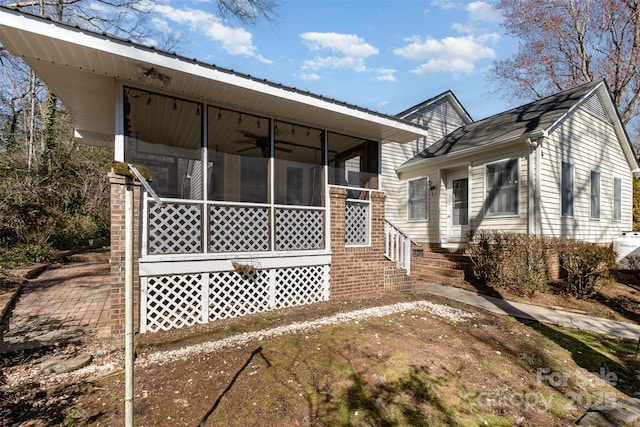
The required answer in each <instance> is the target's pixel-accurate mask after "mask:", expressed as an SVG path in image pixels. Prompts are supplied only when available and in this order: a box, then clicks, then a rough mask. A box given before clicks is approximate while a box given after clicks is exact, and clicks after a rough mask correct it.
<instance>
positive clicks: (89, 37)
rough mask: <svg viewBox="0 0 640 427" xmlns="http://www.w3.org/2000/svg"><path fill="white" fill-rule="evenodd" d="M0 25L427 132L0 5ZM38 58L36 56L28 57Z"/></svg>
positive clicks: (419, 133) (417, 132)
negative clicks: (0, 6) (0, 7)
mask: <svg viewBox="0 0 640 427" xmlns="http://www.w3.org/2000/svg"><path fill="white" fill-rule="evenodd" d="M0 16H2V20H0V26H4V27H10V28H14V29H16V30H20V31H25V32H29V33H33V34H35V35H37V36H39V37H47V38H51V39H56V40H60V41H63V42H66V43H70V44H75V45H78V46H81V47H84V48H88V49H94V50H98V51H102V52H104V53H106V54H111V55H115V56H119V57H122V58H123V59H125V60H128V61H131V62H133V63H141V65H144V64H145V63H146V64H148V65H149V66H151V65H153V66H158V67H165V68H168V69H171V70H175V71H177V72H180V73H185V74H190V75H193V76H195V77H199V78H205V79H208V80H213V81H217V82H220V83H225V84H229V85H231V86H236V87H241V88H244V89H248V90H254V91H256V92H260V93H262V94H267V95H270V96H274V97H277V98H281V99H284V100H288V101H294V102H297V103H301V104H306V105H309V106H312V107H317V108H321V109H323V110H327V111H331V112H334V113H337V114H341V115H344V116H350V117H353V118H357V119H361V120H365V121H369V122H373V123H377V124H380V125H383V126H387V127H390V128H395V129H398V130H402V131H404V132H408V133H412V134H414V135H415V136H416V139H418V138H420V137H424V136H426V135H427V130H426V128H424V127H422V126H419V125H416V124H412V123H409V122H405V121H403V120H400V119H398V118H392V117H390V116H386V115H384V114H381V113H375V114H374V112H372V111H369V110H365V109H360V108H354V106H349V105H346V104H345V103H342V102H339V101H334V102H332V101H331V100H329V99H325V98H321V97H320V96H317V95H315V96H314V95H312V94H310V93H308V92H301V91H298V90H296V89H293V88H288V87H286V86H281V85H276V84H273V83H270V82H267V81H266V80H258V79H255V78H249V77H246V76H242V75H239V74H236V73H234V72H233V71H230V70H228V71H224V70H222V69H220V68H218V67H215V66H205V64H203V63H199V62H197V61H195V60H187V59H186V58H182V57H179V56H177V55H172V54H170V53H167V52H162V51H158V50H155V49H153V48H147V47H144V46H141V45H136V44H134V43H132V42H129V41H124V40H120V39H117V38H115V37H111V36H106V35H100V34H97V33H93V32H90V31H85V30H82V29H79V28H75V27H71V26H68V25H66V24H60V23H57V22H54V21H49V20H45V19H43V18H40V17H36V16H31V15H26V14H24V13H21V12H17V11H15V10H12V9H8V8H2V9H0ZM29 59H33V60H38V58H29Z"/></svg>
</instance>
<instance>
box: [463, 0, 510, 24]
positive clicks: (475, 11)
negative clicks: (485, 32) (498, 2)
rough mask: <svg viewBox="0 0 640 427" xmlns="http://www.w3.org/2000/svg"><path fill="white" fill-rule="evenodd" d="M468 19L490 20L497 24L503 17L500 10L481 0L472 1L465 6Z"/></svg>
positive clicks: (477, 20)
mask: <svg viewBox="0 0 640 427" xmlns="http://www.w3.org/2000/svg"><path fill="white" fill-rule="evenodd" d="M467 12H468V13H469V19H470V20H471V21H476V22H492V23H496V24H499V23H500V22H502V20H503V19H504V17H503V16H502V11H501V10H500V9H496V8H495V7H493V6H491V5H490V4H488V3H485V2H483V1H474V2H473V3H469V5H468V6H467Z"/></svg>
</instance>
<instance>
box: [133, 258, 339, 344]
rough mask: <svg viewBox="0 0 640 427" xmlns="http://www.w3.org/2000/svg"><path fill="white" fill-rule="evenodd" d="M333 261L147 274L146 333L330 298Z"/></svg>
mask: <svg viewBox="0 0 640 427" xmlns="http://www.w3.org/2000/svg"><path fill="white" fill-rule="evenodd" d="M329 270H330V267H329V266H328V265H316V266H306V267H291V268H274V269H265V270H255V271H254V272H253V273H252V274H250V275H247V274H244V273H241V272H237V271H223V272H215V273H198V274H182V275H174V276H149V277H141V278H140V281H141V286H142V288H141V301H140V307H141V316H140V330H141V332H156V331H162V330H169V329H178V328H183V327H185V326H192V325H195V324H197V323H207V322H210V321H213V320H219V319H229V318H234V317H240V316H246V315H248V314H253V313H259V312H264V311H268V310H274V309H279V308H285V307H293V306H298V305H305V304H313V303H316V302H320V301H326V300H328V299H329Z"/></svg>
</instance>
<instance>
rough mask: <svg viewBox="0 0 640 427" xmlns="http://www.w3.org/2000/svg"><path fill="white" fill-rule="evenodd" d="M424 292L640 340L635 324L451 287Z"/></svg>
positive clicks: (433, 286)
mask: <svg viewBox="0 0 640 427" xmlns="http://www.w3.org/2000/svg"><path fill="white" fill-rule="evenodd" d="M425 289H426V291H427V292H429V293H431V294H434V295H439V296H442V297H445V298H449V299H452V300H454V301H460V302H463V303H465V304H469V305H472V306H474V307H478V308H483V309H485V310H487V311H490V312H492V313H497V314H504V315H508V316H513V317H518V318H522V319H530V320H536V321H538V322H540V323H547V324H551V325H557V326H564V327H567V328H575V329H580V330H586V331H591V332H597V333H600V334H606V335H611V336H616V337H621V338H629V339H633V340H637V339H639V338H640V325H638V324H636V323H626V322H618V321H615V320H609V319H602V318H597V317H591V316H586V315H584V314H579V313H571V312H567V311H561V310H555V309H553V308H547V307H541V306H538V305H533V304H526V303H520V302H512V301H506V300H503V299H500V298H496V297H491V296H488V295H483V294H479V293H477V292H472V291H467V290H465V289H460V288H454V287H451V286H442V285H436V284H427V285H426V286H425Z"/></svg>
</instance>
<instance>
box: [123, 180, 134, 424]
mask: <svg viewBox="0 0 640 427" xmlns="http://www.w3.org/2000/svg"><path fill="white" fill-rule="evenodd" d="M133 224H134V223H133V180H132V179H129V178H127V184H126V194H125V248H124V262H125V279H124V293H125V295H124V305H125V333H124V382H125V389H124V417H125V424H124V425H125V426H126V427H133V352H134V349H133Z"/></svg>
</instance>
